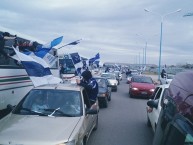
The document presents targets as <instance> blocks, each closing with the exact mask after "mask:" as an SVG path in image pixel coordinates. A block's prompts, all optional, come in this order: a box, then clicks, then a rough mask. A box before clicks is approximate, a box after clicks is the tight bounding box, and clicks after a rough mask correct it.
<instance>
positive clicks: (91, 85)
mask: <svg viewBox="0 0 193 145" xmlns="http://www.w3.org/2000/svg"><path fill="white" fill-rule="evenodd" d="M81 76H82V79H81V80H77V81H76V82H77V84H78V85H80V86H83V87H84V88H85V89H86V91H87V93H88V96H89V100H90V103H91V105H93V104H94V103H96V101H97V95H98V83H97V81H96V79H94V78H93V77H92V74H91V72H90V71H89V70H86V71H84V72H83V73H82V74H81Z"/></svg>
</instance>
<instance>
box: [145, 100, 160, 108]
mask: <svg viewBox="0 0 193 145" xmlns="http://www.w3.org/2000/svg"><path fill="white" fill-rule="evenodd" d="M147 106H149V107H151V108H156V109H157V107H158V100H149V101H147Z"/></svg>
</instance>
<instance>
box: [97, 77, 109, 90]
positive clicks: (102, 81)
mask: <svg viewBox="0 0 193 145" xmlns="http://www.w3.org/2000/svg"><path fill="white" fill-rule="evenodd" d="M95 79H96V81H97V83H98V86H99V87H101V88H106V87H107V85H106V81H105V79H101V78H95Z"/></svg>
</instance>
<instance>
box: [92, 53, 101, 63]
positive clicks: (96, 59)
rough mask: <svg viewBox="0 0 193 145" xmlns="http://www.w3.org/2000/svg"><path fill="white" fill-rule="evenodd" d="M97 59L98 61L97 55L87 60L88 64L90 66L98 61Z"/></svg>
mask: <svg viewBox="0 0 193 145" xmlns="http://www.w3.org/2000/svg"><path fill="white" fill-rule="evenodd" d="M99 59H100V54H99V53H97V54H96V55H95V57H93V58H90V59H89V64H92V63H93V62H95V61H99Z"/></svg>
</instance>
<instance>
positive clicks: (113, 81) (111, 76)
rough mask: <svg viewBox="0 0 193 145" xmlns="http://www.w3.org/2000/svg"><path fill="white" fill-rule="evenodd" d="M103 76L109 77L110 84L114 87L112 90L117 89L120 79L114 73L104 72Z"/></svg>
mask: <svg viewBox="0 0 193 145" xmlns="http://www.w3.org/2000/svg"><path fill="white" fill-rule="evenodd" d="M101 77H105V78H107V80H108V82H109V86H110V87H111V88H112V91H115V92H116V91H117V86H118V81H117V79H116V76H115V75H114V74H112V73H102V74H101Z"/></svg>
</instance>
